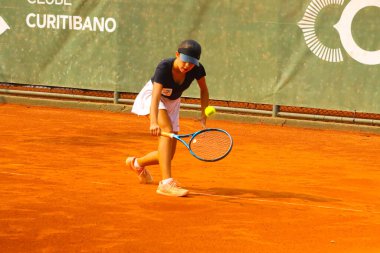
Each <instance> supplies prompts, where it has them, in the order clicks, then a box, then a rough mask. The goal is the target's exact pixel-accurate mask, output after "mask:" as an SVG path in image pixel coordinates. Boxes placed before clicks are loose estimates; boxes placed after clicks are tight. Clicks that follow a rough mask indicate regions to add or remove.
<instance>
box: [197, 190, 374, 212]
mask: <svg viewBox="0 0 380 253" xmlns="http://www.w3.org/2000/svg"><path fill="white" fill-rule="evenodd" d="M190 193H191V194H194V195H201V196H208V197H218V198H226V199H238V200H247V201H254V202H266V203H271V204H276V205H289V206H301V207H309V208H321V209H330V210H337V211H347V212H357V213H371V214H380V212H378V211H369V210H362V209H353V208H344V207H334V206H324V205H312V204H303V203H291V202H286V201H279V200H270V199H259V198H245V197H237V196H228V195H220V194H211V193H202V192H193V191H191V192H190Z"/></svg>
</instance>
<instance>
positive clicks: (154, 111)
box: [149, 82, 163, 136]
mask: <svg viewBox="0 0 380 253" xmlns="http://www.w3.org/2000/svg"><path fill="white" fill-rule="evenodd" d="M162 87H163V86H162V84H160V83H156V82H154V83H153V91H152V103H151V104H150V114H149V119H150V132H151V133H152V135H156V136H159V135H160V133H161V129H160V126H159V125H158V105H159V103H160V99H161V92H162Z"/></svg>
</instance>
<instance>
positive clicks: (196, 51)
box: [178, 40, 202, 60]
mask: <svg viewBox="0 0 380 253" xmlns="http://www.w3.org/2000/svg"><path fill="white" fill-rule="evenodd" d="M178 52H179V53H182V54H185V55H188V56H191V57H194V58H196V59H198V60H199V59H200V58H201V53H202V47H201V45H200V44H199V43H198V42H196V41H195V40H184V41H182V42H181V43H180V44H179V46H178Z"/></svg>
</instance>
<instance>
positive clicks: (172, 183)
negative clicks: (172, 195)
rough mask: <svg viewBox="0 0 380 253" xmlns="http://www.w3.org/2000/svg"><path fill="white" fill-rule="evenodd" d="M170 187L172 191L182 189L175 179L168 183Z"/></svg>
mask: <svg viewBox="0 0 380 253" xmlns="http://www.w3.org/2000/svg"><path fill="white" fill-rule="evenodd" d="M168 186H169V188H170V189H172V188H177V189H182V188H181V186H180V184H179V183H178V181H176V180H174V179H173V180H172V181H171V182H169V183H168Z"/></svg>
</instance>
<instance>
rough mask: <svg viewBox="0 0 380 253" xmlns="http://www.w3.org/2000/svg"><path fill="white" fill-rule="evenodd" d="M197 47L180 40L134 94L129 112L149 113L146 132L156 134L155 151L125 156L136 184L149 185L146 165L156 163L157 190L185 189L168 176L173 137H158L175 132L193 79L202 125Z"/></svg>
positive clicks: (174, 192)
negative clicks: (183, 94)
mask: <svg viewBox="0 0 380 253" xmlns="http://www.w3.org/2000/svg"><path fill="white" fill-rule="evenodd" d="M201 51H202V50H201V46H200V44H199V43H198V42H196V41H194V40H185V41H183V42H181V43H180V45H179V46H178V50H177V52H176V53H175V58H167V59H164V60H162V61H161V62H160V63H159V64H158V66H157V68H156V71H155V73H154V75H153V77H152V78H151V79H150V80H149V81H148V82H147V83H146V84H145V86H144V87H143V89H142V90H141V91H140V93H139V94H138V95H137V97H136V100H135V102H134V104H133V108H132V112H133V113H135V114H137V115H149V119H150V132H151V134H152V135H154V136H159V141H158V150H155V151H153V152H150V153H147V154H146V155H145V156H143V157H139V158H136V157H128V158H127V159H126V163H127V166H128V167H129V168H130V169H131V170H133V171H134V172H136V173H137V176H138V178H139V180H140V183H145V184H149V183H152V182H153V178H152V176H151V174H150V173H149V171H148V170H147V169H146V166H149V165H156V164H159V167H160V170H161V175H162V181H160V182H159V185H158V188H157V191H156V192H157V193H158V194H163V195H168V196H177V197H182V196H186V195H187V194H188V190H186V189H184V188H181V187H180V186H179V184H178V182H177V181H175V180H174V179H173V178H172V173H171V172H172V167H171V161H172V159H173V157H174V154H175V151H176V145H177V142H176V140H175V139H171V138H169V137H164V136H160V133H161V131H164V132H173V133H175V134H177V133H178V132H179V110H180V101H181V95H182V93H183V92H184V91H185V90H186V89H188V88H189V87H190V85H191V84H192V82H193V81H194V79H196V80H197V83H198V86H199V88H200V98H201V99H200V100H201V112H202V115H201V120H200V122H201V124H202V126H203V127H205V126H206V116H205V114H204V109H205V108H206V107H207V106H208V103H209V93H208V88H207V84H206V78H205V77H206V71H205V69H204V67H203V66H202V64H201V63H200V62H199V59H200V56H201Z"/></svg>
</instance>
